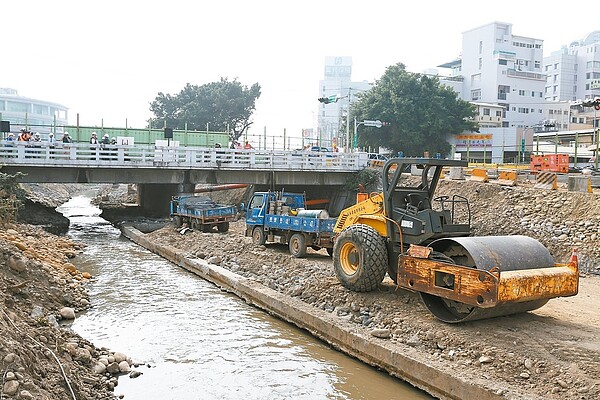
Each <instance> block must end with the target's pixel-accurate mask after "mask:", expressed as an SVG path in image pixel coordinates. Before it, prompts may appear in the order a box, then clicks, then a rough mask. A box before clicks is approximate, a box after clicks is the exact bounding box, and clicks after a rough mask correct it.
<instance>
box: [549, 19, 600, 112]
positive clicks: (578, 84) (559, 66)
mask: <svg viewBox="0 0 600 400" xmlns="http://www.w3.org/2000/svg"><path fill="white" fill-rule="evenodd" d="M544 73H545V74H547V81H546V87H545V92H544V93H545V98H546V100H549V101H560V100H564V101H575V100H583V99H589V98H594V97H598V96H600V31H595V32H592V33H590V34H589V35H588V36H587V37H586V38H585V39H582V40H575V41H573V42H571V44H569V45H568V46H563V47H562V48H561V49H560V50H558V51H555V52H553V53H551V54H550V56H549V57H545V58H544Z"/></svg>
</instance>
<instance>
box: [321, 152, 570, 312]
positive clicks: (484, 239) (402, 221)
mask: <svg viewBox="0 0 600 400" xmlns="http://www.w3.org/2000/svg"><path fill="white" fill-rule="evenodd" d="M466 166H467V162H466V161H462V160H442V159H429V158H394V159H391V160H388V161H387V162H386V163H385V165H384V166H383V170H382V174H383V175H382V186H383V191H382V192H381V193H379V192H378V193H359V194H358V195H357V203H356V204H355V205H353V206H351V207H349V208H346V209H345V210H343V211H342V212H341V213H340V216H339V217H338V219H337V222H336V225H335V228H334V233H335V235H336V237H335V245H334V248H333V264H334V269H335V273H336V275H337V277H338V279H339V280H340V282H341V283H342V285H344V286H345V287H346V288H348V289H350V290H353V291H358V292H367V291H371V290H374V289H375V288H377V287H378V286H379V284H380V283H381V282H382V281H383V279H384V277H385V275H386V273H388V274H389V276H390V277H391V278H392V280H393V281H394V282H395V284H396V285H398V286H400V287H402V288H405V289H409V290H412V291H416V292H419V294H420V296H421V299H422V300H423V303H424V304H425V306H426V307H427V309H428V310H429V311H430V312H431V313H432V314H433V315H434V316H435V317H437V318H438V319H440V320H442V321H444V322H448V323H457V322H464V321H472V320H477V319H483V318H491V317H496V316H502V315H510V314H516V313H521V312H526V311H531V310H535V309H537V308H539V307H541V306H543V305H544V304H546V303H547V302H548V300H549V299H551V298H555V297H565V296H574V295H576V294H577V291H578V286H579V271H578V266H577V257H576V255H575V254H574V255H573V256H572V257H571V260H570V262H569V263H567V264H557V263H555V262H554V260H553V258H552V256H551V255H550V252H549V251H548V249H546V248H545V247H544V246H543V245H542V244H541V243H540V242H538V241H537V240H535V239H533V238H530V237H527V236H520V235H514V236H480V237H475V236H470V234H471V210H470V206H469V202H468V199H467V198H466V197H464V196H461V195H460V194H456V195H454V196H438V197H435V196H434V193H435V189H436V186H437V184H438V182H439V180H440V177H441V175H442V173H443V171H444V170H447V169H452V168H462V167H466ZM450 172H451V173H452V171H450Z"/></svg>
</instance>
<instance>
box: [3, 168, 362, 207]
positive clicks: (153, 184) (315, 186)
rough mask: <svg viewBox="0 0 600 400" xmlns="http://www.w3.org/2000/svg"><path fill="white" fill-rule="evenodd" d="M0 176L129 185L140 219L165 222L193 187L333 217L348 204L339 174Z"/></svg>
mask: <svg viewBox="0 0 600 400" xmlns="http://www.w3.org/2000/svg"><path fill="white" fill-rule="evenodd" d="M0 172H2V173H6V174H15V173H17V172H21V173H23V174H24V175H23V176H22V177H20V178H19V182H22V183H111V184H112V183H123V184H130V183H134V184H137V185H138V201H139V205H140V206H141V209H142V210H143V212H144V215H148V216H165V215H168V214H169V202H170V200H171V196H173V195H176V194H178V193H182V192H191V191H192V190H193V188H194V185H195V184H233V183H242V184H248V185H254V188H255V190H284V189H285V190H286V191H290V192H304V193H306V194H307V198H311V199H326V200H327V202H326V203H324V204H323V206H322V207H323V208H327V209H328V211H329V212H330V214H331V215H337V214H338V213H339V211H340V210H341V209H343V208H344V207H345V205H346V204H348V201H349V200H350V199H348V198H347V193H346V192H345V191H344V190H343V185H344V184H345V183H346V181H347V179H348V178H349V177H350V176H351V173H349V172H339V171H335V172H334V171H325V172H324V171H321V172H318V171H257V170H249V171H240V170H237V171H233V170H224V169H213V170H173V169H142V168H137V169H136V168H73V167H69V168H60V167H52V168H47V167H36V166H29V167H27V168H25V169H24V168H23V167H22V166H21V167H13V166H3V167H2V168H1V169H0Z"/></svg>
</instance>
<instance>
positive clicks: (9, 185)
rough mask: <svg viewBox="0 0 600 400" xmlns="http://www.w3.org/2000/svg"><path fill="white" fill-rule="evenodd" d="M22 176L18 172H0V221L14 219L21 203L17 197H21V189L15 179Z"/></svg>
mask: <svg viewBox="0 0 600 400" xmlns="http://www.w3.org/2000/svg"><path fill="white" fill-rule="evenodd" d="M22 176H23V174H22V173H20V172H18V173H16V174H14V175H9V174H3V173H1V172H0V222H2V223H6V222H12V221H15V220H16V218H17V213H18V212H19V207H21V206H22V204H23V203H22V201H21V200H19V197H23V191H22V190H21V188H20V187H19V184H18V183H17V179H19V178H20V177H22Z"/></svg>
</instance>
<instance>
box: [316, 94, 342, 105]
mask: <svg viewBox="0 0 600 400" xmlns="http://www.w3.org/2000/svg"><path fill="white" fill-rule="evenodd" d="M317 100H319V101H320V102H321V103H325V104H329V103H337V101H338V100H339V97H337V95H333V96H329V97H319V98H318V99H317Z"/></svg>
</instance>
